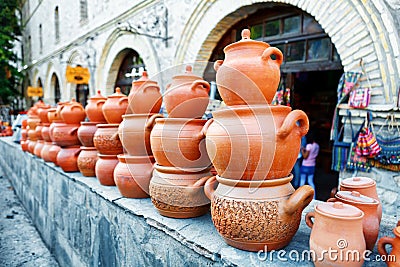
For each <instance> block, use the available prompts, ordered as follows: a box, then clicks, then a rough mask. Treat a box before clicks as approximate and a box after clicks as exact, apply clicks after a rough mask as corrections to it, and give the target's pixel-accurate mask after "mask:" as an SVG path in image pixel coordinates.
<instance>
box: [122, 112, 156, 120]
mask: <svg viewBox="0 0 400 267" xmlns="http://www.w3.org/2000/svg"><path fill="white" fill-rule="evenodd" d="M154 114H161V113H158V112H154V113H137V114H124V115H122V119H125V118H127V119H131V118H137V117H143V118H149V117H151V116H153V115H154Z"/></svg>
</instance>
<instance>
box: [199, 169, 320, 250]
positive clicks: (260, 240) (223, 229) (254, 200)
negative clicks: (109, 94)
mask: <svg viewBox="0 0 400 267" xmlns="http://www.w3.org/2000/svg"><path fill="white" fill-rule="evenodd" d="M292 178H293V176H292V175H291V176H288V177H285V178H280V179H276V180H265V181H234V180H231V179H225V178H222V177H219V176H214V177H213V178H211V179H209V180H208V181H207V183H206V185H205V187H204V190H205V193H206V195H207V197H208V198H210V200H211V217H212V221H213V223H214V226H215V228H216V229H217V231H218V233H219V234H220V235H221V236H222V237H223V238H224V240H225V242H226V243H228V244H229V245H231V246H233V247H236V248H239V249H243V250H249V251H259V250H264V249H265V248H267V250H268V251H270V250H277V249H280V248H283V247H285V246H286V245H287V244H289V242H290V241H291V240H292V238H293V236H294V235H295V234H296V232H297V230H298V228H299V225H300V221H301V213H302V211H303V209H304V208H305V207H306V206H307V205H308V204H309V203H310V202H311V200H312V199H313V196H314V190H313V189H312V188H311V187H310V186H308V185H304V186H302V187H300V188H298V189H297V190H294V188H293V186H292V185H291V183H290V180H291V179H292ZM217 184H218V185H217ZM216 185H217V188H216V189H215V186H216Z"/></svg>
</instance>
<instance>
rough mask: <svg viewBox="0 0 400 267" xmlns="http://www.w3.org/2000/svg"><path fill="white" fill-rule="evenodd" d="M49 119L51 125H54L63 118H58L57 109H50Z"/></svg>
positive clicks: (48, 112)
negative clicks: (54, 122) (53, 123)
mask: <svg viewBox="0 0 400 267" xmlns="http://www.w3.org/2000/svg"><path fill="white" fill-rule="evenodd" d="M47 119H48V121H49V123H52V122H53V121H55V120H61V117H58V114H57V109H56V108H49V110H48V111H47Z"/></svg>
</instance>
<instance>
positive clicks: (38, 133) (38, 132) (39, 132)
mask: <svg viewBox="0 0 400 267" xmlns="http://www.w3.org/2000/svg"><path fill="white" fill-rule="evenodd" d="M42 129H43V124H42V123H39V124H38V125H37V126H36V128H35V132H36V137H37V139H38V140H43V137H42Z"/></svg>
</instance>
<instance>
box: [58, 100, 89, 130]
mask: <svg viewBox="0 0 400 267" xmlns="http://www.w3.org/2000/svg"><path fill="white" fill-rule="evenodd" d="M60 115H61V119H62V120H64V122H65V123H67V124H79V123H80V122H81V121H84V120H85V118H86V112H85V109H84V108H83V106H82V105H81V103H79V102H76V101H75V99H72V100H71V101H70V102H67V103H65V104H64V105H63V106H62V107H61V111H60Z"/></svg>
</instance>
